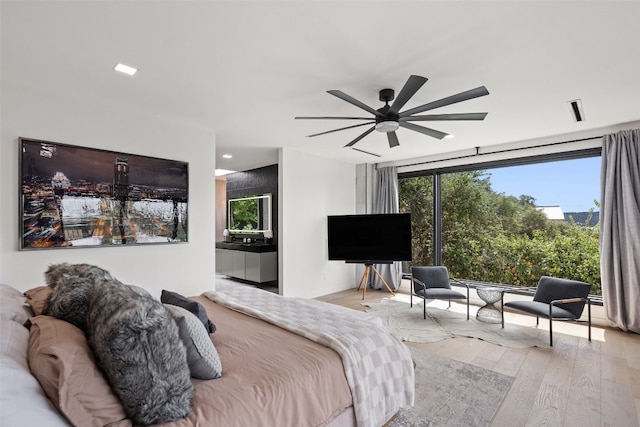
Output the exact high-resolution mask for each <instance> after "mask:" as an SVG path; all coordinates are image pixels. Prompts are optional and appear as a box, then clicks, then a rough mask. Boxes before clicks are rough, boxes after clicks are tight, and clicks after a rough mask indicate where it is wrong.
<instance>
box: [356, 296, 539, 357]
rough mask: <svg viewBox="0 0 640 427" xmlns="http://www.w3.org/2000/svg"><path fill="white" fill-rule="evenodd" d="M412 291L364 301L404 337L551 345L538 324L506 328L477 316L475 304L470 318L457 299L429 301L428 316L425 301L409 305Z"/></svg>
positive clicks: (369, 308) (506, 325) (411, 339)
mask: <svg viewBox="0 0 640 427" xmlns="http://www.w3.org/2000/svg"><path fill="white" fill-rule="evenodd" d="M409 298H410V297H409V295H403V294H396V296H395V297H390V298H388V299H384V300H382V302H380V303H363V305H364V306H365V307H366V310H367V312H368V313H372V314H375V315H376V316H378V317H380V318H381V319H382V322H383V323H384V324H385V325H386V326H387V328H388V329H389V332H391V334H393V335H394V336H395V337H396V338H398V339H399V340H401V341H409V342H418V343H421V342H435V341H440V340H444V339H447V338H453V337H470V338H477V339H481V340H484V341H487V342H490V343H493V344H497V345H502V346H505V347H512V348H525V347H541V348H549V344H548V342H547V341H543V340H541V339H539V338H537V335H538V331H537V330H536V329H535V328H527V327H523V326H519V325H513V324H510V323H505V327H504V329H502V327H501V325H500V324H499V323H498V324H495V323H485V322H482V321H479V320H476V318H475V310H477V307H473V308H472V310H473V311H472V313H471V316H470V319H469V320H467V315H466V304H457V303H453V304H452V305H451V308H448V302H447V301H440V300H434V301H428V302H427V318H426V319H424V318H423V310H422V304H423V302H422V301H420V302H417V303H415V302H414V304H413V307H410V305H409Z"/></svg>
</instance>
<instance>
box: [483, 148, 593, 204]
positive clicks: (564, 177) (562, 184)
mask: <svg viewBox="0 0 640 427" xmlns="http://www.w3.org/2000/svg"><path fill="white" fill-rule="evenodd" d="M600 161H601V158H600V157H589V158H586V159H575V160H562V161H556V162H548V163H539V164H534V165H525V166H512V167H507V168H498V169H488V170H487V172H488V173H490V174H491V188H492V189H493V190H494V191H495V192H497V193H504V194H506V195H508V196H515V197H520V195H522V194H525V195H527V196H531V197H533V198H535V199H536V206H560V207H561V208H562V211H563V212H586V211H588V210H589V209H591V208H593V210H594V211H595V212H597V211H599V210H600V209H599V208H598V207H596V205H595V203H594V202H593V201H594V200H597V201H598V202H600Z"/></svg>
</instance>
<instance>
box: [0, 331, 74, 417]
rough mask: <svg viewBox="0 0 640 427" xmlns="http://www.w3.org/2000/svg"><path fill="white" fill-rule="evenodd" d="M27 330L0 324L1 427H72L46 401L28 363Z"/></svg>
mask: <svg viewBox="0 0 640 427" xmlns="http://www.w3.org/2000/svg"><path fill="white" fill-rule="evenodd" d="M28 345H29V330H28V329H27V328H25V327H24V326H22V325H21V324H19V323H17V322H13V321H9V320H6V319H2V320H0V366H1V367H2V369H0V407H2V417H1V420H0V424H1V425H3V426H48V427H71V424H69V422H68V421H67V420H66V419H65V418H64V417H63V416H62V415H61V414H60V413H59V412H58V411H57V409H56V408H55V407H54V406H53V404H52V403H51V401H50V400H49V399H47V396H45V394H44V391H42V387H40V384H38V381H37V380H36V379H35V378H34V377H33V375H31V371H30V370H29V366H28V363H27V346H28Z"/></svg>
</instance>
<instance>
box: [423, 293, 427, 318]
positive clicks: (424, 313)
mask: <svg viewBox="0 0 640 427" xmlns="http://www.w3.org/2000/svg"><path fill="white" fill-rule="evenodd" d="M423 302H424V304H423V305H422V312H423V314H422V317H423V318H424V319H425V320H426V319H427V299H426V298H425V299H424V301H423Z"/></svg>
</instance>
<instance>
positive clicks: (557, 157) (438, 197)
mask: <svg viewBox="0 0 640 427" xmlns="http://www.w3.org/2000/svg"><path fill="white" fill-rule="evenodd" d="M599 156H602V147H593V148H586V149H581V150H574V151H565V152H559V153H547V154H538V155H533V156H524V157H518V158H512V159H501V160H492V161H487V162H479V163H468V164H462V165H456V166H448V167H443V168H431V169H423V170H419V171H411V172H401V173H398V180H400V179H404V178H416V177H426V176H431V177H432V179H433V184H432V185H433V230H432V232H433V265H442V175H444V174H448V173H456V172H469V171H477V170H489V169H497V168H503V167H511V166H524V165H531V164H539V163H549V162H555V161H562V160H577V159H585V158H589V157H599Z"/></svg>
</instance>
